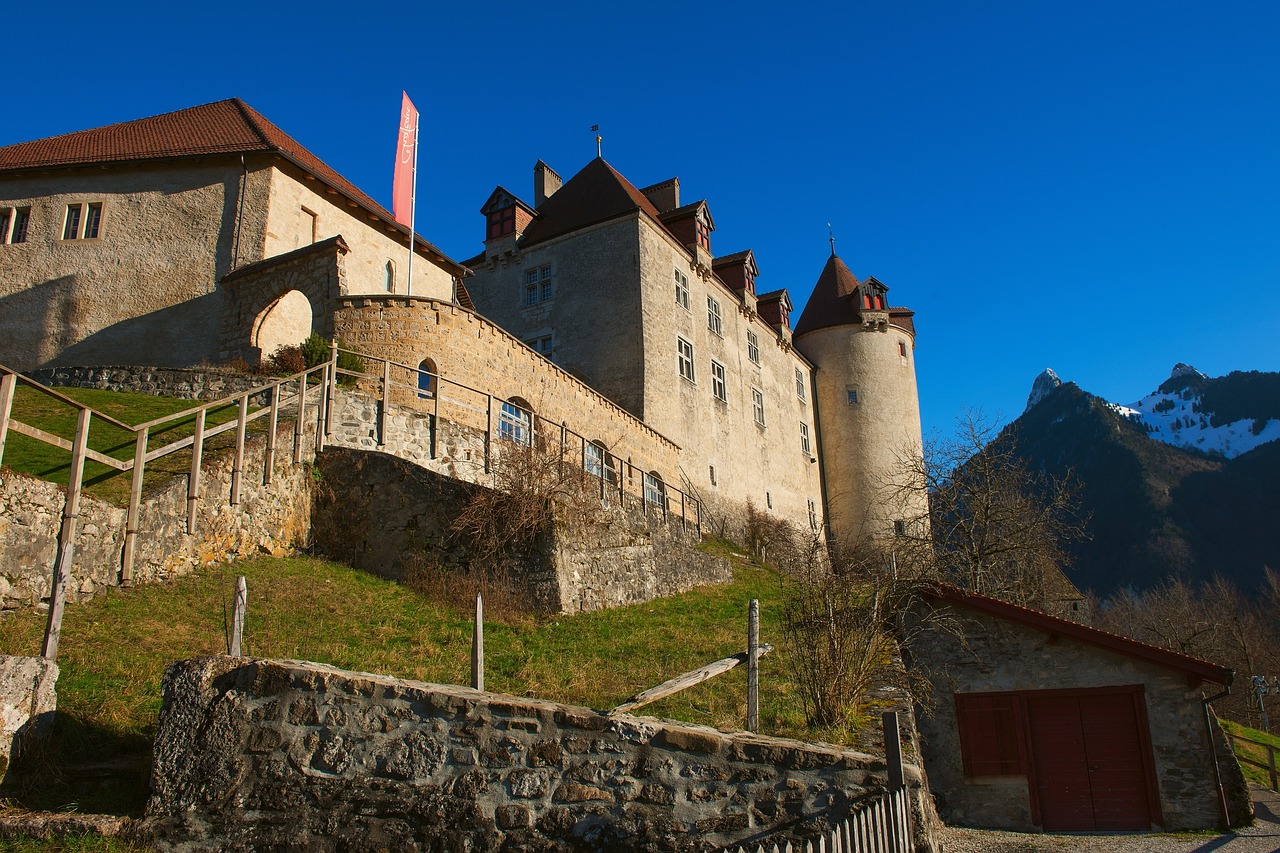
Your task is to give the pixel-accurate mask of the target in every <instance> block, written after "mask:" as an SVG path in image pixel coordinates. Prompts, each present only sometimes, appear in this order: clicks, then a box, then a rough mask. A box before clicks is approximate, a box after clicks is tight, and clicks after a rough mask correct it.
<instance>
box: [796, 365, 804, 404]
mask: <svg viewBox="0 0 1280 853" xmlns="http://www.w3.org/2000/svg"><path fill="white" fill-rule="evenodd" d="M796 396H797V397H799V398H800V400H801V402H803V401H804V371H803V370H801V369H800V368H798V367H797V368H796Z"/></svg>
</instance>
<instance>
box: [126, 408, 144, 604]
mask: <svg viewBox="0 0 1280 853" xmlns="http://www.w3.org/2000/svg"><path fill="white" fill-rule="evenodd" d="M146 470H147V431H146V430H145V429H140V430H138V434H137V437H136V438H135V439H134V442H133V481H132V482H131V483H130V484H129V512H128V513H127V514H126V515H125V523H124V556H123V558H122V559H121V562H120V585H121V586H128V585H129V584H131V583H133V551H134V548H135V547H136V545H137V540H138V513H139V511H140V508H141V506H142V478H143V476H144V475H145V473H146Z"/></svg>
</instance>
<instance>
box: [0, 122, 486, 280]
mask: <svg viewBox="0 0 1280 853" xmlns="http://www.w3.org/2000/svg"><path fill="white" fill-rule="evenodd" d="M254 152H266V153H272V154H276V155H278V156H281V157H283V158H284V159H286V160H289V161H290V162H292V163H294V164H295V165H296V166H298V167H299V168H301V169H302V170H303V171H305V172H307V173H309V174H311V175H314V176H315V177H316V178H317V179H318V180H320V181H321V182H323V183H325V184H327V185H329V186H330V187H332V188H333V189H335V190H337V191H338V192H339V193H341V194H342V195H344V196H346V197H347V198H349V199H351V200H352V201H354V202H356V204H358V205H360V206H361V207H363V208H365V209H366V210H367V211H368V212H370V213H372V214H374V215H375V216H377V217H379V218H381V219H383V220H384V221H385V222H386V224H388V225H391V226H393V227H394V228H396V229H397V230H398V231H400V232H401V233H402V234H403V235H405V236H406V238H407V236H408V233H409V229H408V228H406V227H405V226H403V225H400V224H399V223H397V222H396V221H395V217H394V216H392V214H391V213H390V212H389V211H387V210H386V209H385V208H383V207H382V206H381V205H379V204H378V203H377V202H376V201H374V200H373V199H372V198H370V197H369V196H368V195H366V194H365V193H364V192H362V191H361V190H360V189H359V188H358V187H357V186H356V185H355V184H353V183H351V182H350V181H348V180H347V179H346V178H344V177H342V175H340V174H338V173H337V172H336V171H334V170H333V169H332V168H331V167H329V166H328V165H327V164H326V163H325V162H324V161H323V160H321V159H320V158H319V157H317V156H316V155H314V154H312V153H311V152H310V151H308V150H307V149H306V148H304V147H303V146H302V145H300V144H299V143H298V142H297V141H296V140H294V139H293V137H291V136H289V135H288V134H287V133H285V132H284V131H283V130H281V129H280V128H278V127H276V126H275V125H274V124H272V123H271V122H269V121H267V119H266V118H264V117H263V116H262V115H261V114H260V113H258V112H257V111H256V110H254V109H253V108H252V107H250V106H249V105H248V104H246V103H245V102H244V101H242V100H240V99H239V98H229V99H228V100H225V101H216V102H214V103H211V104H203V105H201V106H198V107H188V108H187V109H184V110H178V111H176V112H172V113H164V114H163V115H158V116H151V117H149V118H142V119H137V120H135V121H127V122H122V123H120V124H112V125H107V126H106V127H97V128H92V129H90V130H81V131H77V132H75V133H67V134H63V135H62V136H51V137H48V138H47V139H37V140H34V141H32V142H19V143H17V144H15V145H7V146H5V147H3V148H0V174H3V173H5V172H18V171H28V170H31V169H55V168H67V167H72V166H83V165H89V164H116V163H132V162H139V161H147V160H167V159H173V158H184V157H201V156H209V155H216V154H248V153H254ZM417 243H418V246H419V247H421V248H423V249H425V250H426V251H427V252H428V253H430V254H433V255H435V256H436V257H438V258H439V259H440V260H441V261H442V262H443V263H444V264H445V265H446V266H451V267H452V268H453V269H452V271H453V272H455V273H457V274H463V273H464V272H465V270H464V268H463V267H462V266H461V265H459V264H457V263H456V262H454V261H452V260H450V259H449V257H448V256H446V255H445V254H444V253H443V252H441V251H440V250H439V249H438V248H437V247H435V246H434V245H432V244H431V243H430V242H428V241H426V240H424V239H422V237H421V236H418V237H417Z"/></svg>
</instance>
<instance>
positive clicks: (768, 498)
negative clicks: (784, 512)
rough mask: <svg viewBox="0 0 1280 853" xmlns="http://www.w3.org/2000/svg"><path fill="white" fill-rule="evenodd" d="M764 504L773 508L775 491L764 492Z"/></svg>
mask: <svg viewBox="0 0 1280 853" xmlns="http://www.w3.org/2000/svg"><path fill="white" fill-rule="evenodd" d="M764 505H765V507H766V508H768V509H773V492H765V493H764Z"/></svg>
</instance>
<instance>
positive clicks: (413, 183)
mask: <svg viewBox="0 0 1280 853" xmlns="http://www.w3.org/2000/svg"><path fill="white" fill-rule="evenodd" d="M421 121H422V119H421V117H420V116H419V115H417V110H416V109H415V110H414V116H413V176H412V178H410V180H409V271H408V274H407V275H406V276H405V279H406V281H405V293H406V295H408V296H412V295H413V255H414V251H413V249H414V246H413V243H414V240H415V239H416V237H415V236H414V235H415V233H416V232H415V231H414V227H415V226H414V219H415V217H416V216H417V213H418V127H419V125H420V124H421Z"/></svg>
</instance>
